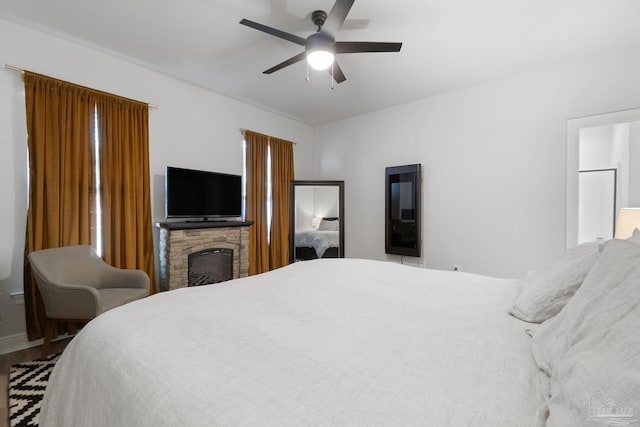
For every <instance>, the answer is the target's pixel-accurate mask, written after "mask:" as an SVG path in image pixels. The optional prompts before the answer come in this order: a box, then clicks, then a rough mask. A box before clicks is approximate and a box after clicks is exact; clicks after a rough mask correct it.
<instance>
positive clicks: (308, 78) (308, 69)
mask: <svg viewBox="0 0 640 427" xmlns="http://www.w3.org/2000/svg"><path fill="white" fill-rule="evenodd" d="M305 62H306V63H307V78H306V80H307V81H309V61H305Z"/></svg>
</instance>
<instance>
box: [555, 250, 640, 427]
mask: <svg viewBox="0 0 640 427" xmlns="http://www.w3.org/2000/svg"><path fill="white" fill-rule="evenodd" d="M638 260H640V258H639V259H638ZM619 267H622V268H623V270H626V271H627V274H626V275H625V278H624V279H623V280H622V281H620V282H618V283H617V284H616V285H615V286H614V285H613V283H614V282H615V280H611V281H609V282H608V285H609V286H606V287H604V288H600V289H599V292H595V293H593V295H592V296H593V299H591V302H592V304H589V305H583V309H584V310H585V311H584V312H583V313H581V314H583V315H582V316H579V317H578V318H575V320H577V322H575V323H574V324H573V325H572V328H570V329H569V330H567V331H566V332H567V335H566V339H565V340H564V343H565V344H566V346H567V347H566V351H565V353H564V355H563V356H562V357H561V358H560V360H558V361H556V363H555V365H554V367H553V375H552V377H551V398H550V399H549V401H548V402H547V406H548V413H549V417H548V419H547V424H546V425H547V426H549V427H551V426H558V427H565V426H583V425H587V424H588V423H587V422H588V421H592V422H599V423H601V424H604V425H609V423H610V422H611V425H626V424H624V423H629V424H632V421H634V423H635V422H640V418H639V417H638V416H637V412H635V416H634V411H637V410H638V409H640V407H639V406H638V405H640V350H639V349H640V334H639V333H638V325H640V263H636V264H635V265H634V266H632V267H631V266H630V265H628V264H627V263H626V262H624V263H623V265H622V266H619ZM627 267H631V269H630V270H629V269H628V268H627ZM614 268H615V267H614ZM614 276H617V274H614ZM599 277H601V276H599ZM588 285H590V284H588V283H587V282H586V281H585V284H584V286H585V287H586V286H588ZM581 291H582V289H580V290H579V291H578V293H580V292H581ZM578 293H576V296H575V297H574V298H578V297H579V296H580V295H578ZM567 308H569V305H567ZM578 319H579V320H578ZM566 321H567V319H565V323H566ZM609 405H612V406H609ZM616 406H617V408H619V409H618V410H617V416H611V415H614V413H613V411H612V409H615V408H616ZM607 407H609V408H611V409H607ZM603 411H604V412H603ZM616 421H617V423H615V422H616ZM634 423H633V424H634ZM601 424H598V425H601Z"/></svg>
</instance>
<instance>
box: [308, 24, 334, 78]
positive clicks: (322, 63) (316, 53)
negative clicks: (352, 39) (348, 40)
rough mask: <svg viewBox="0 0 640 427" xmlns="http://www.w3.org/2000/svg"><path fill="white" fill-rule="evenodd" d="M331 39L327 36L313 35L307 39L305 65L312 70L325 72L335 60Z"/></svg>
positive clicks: (321, 34)
mask: <svg viewBox="0 0 640 427" xmlns="http://www.w3.org/2000/svg"><path fill="white" fill-rule="evenodd" d="M333 45H334V42H333V38H332V37H331V36H329V35H327V34H323V33H315V34H312V35H310V36H309V37H308V38H307V46H306V47H307V63H308V64H309V66H310V67H311V68H313V69H314V70H326V69H327V68H329V67H331V64H333V60H334V58H335V54H336V53H335V49H334V47H333Z"/></svg>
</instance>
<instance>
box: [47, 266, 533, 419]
mask: <svg viewBox="0 0 640 427" xmlns="http://www.w3.org/2000/svg"><path fill="white" fill-rule="evenodd" d="M517 290H518V286H517V281H515V280H514V281H512V280H506V279H496V278H490V277H484V276H478V275H472V274H466V273H453V272H443V271H434V270H425V269H419V268H414V267H407V266H402V265H398V264H394V263H386V262H377V261H365V260H354V259H322V260H316V261H306V262H300V263H296V264H293V265H291V266H288V267H285V268H282V269H279V270H276V271H273V272H269V273H265V274H262V275H258V276H253V277H249V278H245V279H239V280H233V281H229V282H225V283H220V284H216V285H210V286H202V287H197V288H184V289H179V290H175V291H170V292H164V293H161V294H158V295H155V296H152V297H149V298H146V299H144V300H141V301H136V302H133V303H130V304H128V305H126V306H123V307H120V308H117V309H114V310H112V311H109V312H107V313H105V314H103V315H101V316H100V317H98V318H97V319H95V320H93V321H92V322H90V323H89V324H88V325H87V326H86V327H85V328H84V329H83V330H82V331H81V332H80V333H79V334H78V336H77V337H76V338H75V339H74V340H73V341H72V342H71V343H70V344H69V346H68V347H67V349H66V350H65V352H64V354H63V355H62V357H61V359H60V361H59V362H58V364H57V365H56V367H55V369H54V371H53V373H52V376H51V379H50V382H49V386H48V388H47V392H46V395H45V399H44V402H43V407H42V412H41V419H40V422H41V424H40V425H41V426H44V427H47V426H154V427H155V426H178V425H179V426H236V425H242V426H307V425H318V426H320V425H322V426H325V425H326V426H411V425H415V426H438V427H440V426H456V427H457V426H490V427H499V426H508V427H517V426H529V425H530V424H531V421H532V419H533V416H534V413H535V411H536V409H537V407H538V406H540V405H541V404H542V403H543V399H542V396H541V393H540V389H539V384H538V369H537V367H536V366H535V364H534V361H533V358H532V355H531V347H530V346H531V339H530V337H529V336H528V335H527V334H526V333H525V329H527V328H531V326H532V325H531V324H528V323H525V322H522V321H520V320H518V319H516V318H514V317H511V316H509V315H508V314H507V312H508V310H509V308H510V306H511V304H512V302H513V300H514V298H515V296H516V294H517Z"/></svg>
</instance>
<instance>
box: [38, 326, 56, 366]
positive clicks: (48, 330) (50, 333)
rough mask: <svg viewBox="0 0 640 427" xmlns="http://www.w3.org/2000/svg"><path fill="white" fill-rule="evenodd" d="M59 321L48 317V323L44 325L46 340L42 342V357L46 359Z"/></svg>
mask: <svg viewBox="0 0 640 427" xmlns="http://www.w3.org/2000/svg"><path fill="white" fill-rule="evenodd" d="M57 326H58V322H57V321H55V320H53V319H49V318H48V317H47V323H46V325H45V327H44V342H43V343H42V355H41V356H42V357H41V358H42V359H46V358H47V356H48V355H49V346H50V345H51V340H53V337H54V336H55V335H57V333H56V331H57V329H58V327H57Z"/></svg>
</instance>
